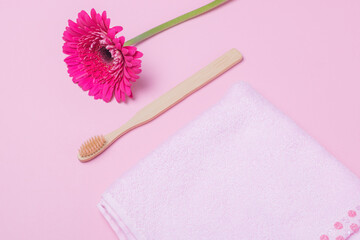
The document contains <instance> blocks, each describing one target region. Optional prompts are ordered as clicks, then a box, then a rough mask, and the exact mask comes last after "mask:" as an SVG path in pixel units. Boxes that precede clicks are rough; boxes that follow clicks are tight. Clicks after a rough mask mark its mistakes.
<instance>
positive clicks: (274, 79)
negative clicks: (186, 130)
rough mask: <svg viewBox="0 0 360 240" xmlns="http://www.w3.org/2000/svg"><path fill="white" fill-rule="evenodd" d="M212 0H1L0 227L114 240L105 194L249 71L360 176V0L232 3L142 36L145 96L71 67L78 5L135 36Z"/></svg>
mask: <svg viewBox="0 0 360 240" xmlns="http://www.w3.org/2000/svg"><path fill="white" fill-rule="evenodd" d="M208 2H209V0H182V1H175V0H171V1H169V0H153V1H148V0H138V1H124V0H111V1H110V0H103V1H99V0H97V1H95V0H61V1H60V0H59V1H42V0H32V1H26V0H17V1H16V0H15V1H14V0H1V1H0V19H1V38H0V48H1V49H0V50H1V55H0V56H1V58H0V63H1V64H0V66H1V71H0V79H1V94H0V111H1V117H0V128H1V129H0V130H1V131H0V136H1V137H0V141H1V142H0V146H1V150H0V238H1V239H116V237H115V235H114V234H113V232H112V231H111V229H110V227H109V226H108V225H107V223H106V222H105V220H104V219H103V217H102V216H101V215H100V213H99V211H98V210H97V208H96V204H97V203H98V201H99V199H100V195H101V194H102V193H103V192H104V191H105V189H106V188H107V187H108V186H109V185H110V184H111V183H112V182H113V181H114V180H115V179H117V178H118V177H119V176H120V175H121V174H122V173H123V172H125V171H126V170H128V169H129V168H130V167H131V166H133V165H134V164H136V163H137V162H138V161H139V160H141V159H142V158H143V157H145V156H146V155H147V154H149V152H151V151H152V150H154V149H155V148H156V147H157V146H158V145H159V144H161V143H162V142H164V141H165V140H166V139H167V138H168V137H169V136H170V135H172V134H174V133H175V132H176V131H177V130H178V129H179V128H181V127H182V126H184V125H185V124H186V123H188V122H189V121H191V120H192V119H194V118H195V117H197V116H198V115H199V114H201V113H202V112H203V111H205V110H206V109H208V108H209V107H210V106H211V105H213V104H214V103H215V102H217V101H218V100H219V99H220V98H221V97H222V96H223V95H224V94H225V92H226V91H227V89H228V88H229V87H230V86H231V85H232V84H233V83H235V82H237V81H240V80H244V81H247V82H249V83H250V84H251V85H252V86H253V87H254V88H255V89H257V90H258V91H259V92H260V93H262V94H263V95H264V96H265V97H266V98H268V99H269V100H270V101H271V102H272V103H273V104H274V105H276V106H277V107H278V108H279V109H281V110H282V111H283V112H285V113H286V114H287V115H289V116H290V117H291V118H293V119H294V120H295V122H297V123H298V124H299V125H300V126H301V127H302V128H304V129H305V130H306V131H307V132H308V133H310V135H312V136H313V137H315V138H316V139H317V140H318V141H319V142H320V143H321V144H322V145H323V146H325V147H326V148H327V149H328V150H329V151H330V152H331V153H332V154H334V155H335V156H336V157H337V158H338V159H339V160H340V161H341V162H343V163H344V164H345V165H346V166H347V167H349V168H350V169H351V170H352V171H353V172H355V173H356V174H357V175H359V176H360V162H359V159H360V158H359V157H360V94H359V92H360V27H359V23H360V2H359V1H358V0H347V1H339V0H302V1H293V0H291V1H289V0H274V1H260V0H251V1H250V0H247V1H245V0H232V1H231V2H229V3H227V4H226V5H224V6H222V7H220V8H218V9H216V10H215V11H213V12H210V13H208V14H205V15H203V16H201V17H200V18H197V19H194V20H192V21H189V22H186V23H184V24H182V25H180V26H178V27H176V28H173V29H171V30H168V31H167V32H165V33H162V34H160V35H157V36H155V37H153V38H151V39H149V40H147V41H146V42H144V43H142V44H140V45H138V48H139V49H140V50H141V51H142V52H143V53H144V54H145V55H144V57H143V68H142V69H143V73H142V74H141V79H140V80H139V82H138V83H136V84H135V85H134V88H133V90H134V94H135V98H134V99H133V100H131V99H130V100H129V101H128V102H127V103H126V104H118V103H117V102H116V101H113V102H111V103H109V104H106V103H104V102H102V101H95V100H93V98H91V97H88V96H87V94H86V93H85V92H82V90H80V88H79V87H78V86H76V85H74V84H73V83H72V81H71V79H70V78H69V77H68V75H67V72H66V66H65V63H64V62H63V59H64V57H65V56H64V55H63V53H62V44H63V40H62V39H61V37H62V33H63V31H64V29H65V26H66V23H67V19H69V18H71V19H75V18H76V15H77V12H78V11H80V10H82V9H85V10H87V11H89V10H90V9H91V8H92V7H95V8H96V9H97V10H98V11H102V10H107V11H108V16H110V18H111V19H112V23H111V25H114V24H115V25H122V26H123V27H124V29H125V30H124V31H123V34H124V35H125V36H126V37H127V39H129V38H131V37H133V36H135V35H137V34H139V33H142V32H143V31H145V30H147V29H149V28H151V27H153V26H155V25H157V24H160V23H162V22H164V21H166V20H169V19H170V18H172V17H175V16H178V15H180V14H183V13H185V12H187V11H190V10H192V9H194V8H197V7H200V6H201V5H204V4H206V3H208ZM232 47H236V48H238V49H239V50H240V51H241V52H242V53H243V55H244V57H245V60H244V61H243V62H242V63H241V64H239V65H238V66H236V67H235V68H233V69H231V70H230V71H229V72H227V73H226V74H224V75H223V76H221V77H220V78H218V79H217V80H215V81H214V82H212V83H211V84H210V85H208V86H206V87H205V88H203V89H201V90H200V91H199V92H197V93H195V94H194V95H192V96H191V97H190V98H188V99H186V100H185V101H184V102H182V103H180V104H179V105H177V106H176V107H175V108H173V109H171V110H170V111H169V112H167V113H166V114H164V115H163V116H161V117H160V118H158V119H157V120H155V121H154V122H151V123H149V124H147V125H145V126H143V127H141V128H139V129H136V130H134V131H132V132H131V133H129V134H127V135H126V136H125V137H123V138H122V139H120V140H119V141H118V142H117V143H116V144H115V145H114V146H113V147H111V148H110V149H109V150H108V151H106V152H105V153H104V154H103V155H101V156H100V157H99V158H97V159H96V160H94V161H93V162H89V163H87V164H81V163H80V162H79V161H78V160H77V158H76V154H77V149H78V147H79V146H80V144H81V143H82V142H83V141H84V140H85V139H87V138H88V137H90V136H93V135H96V134H101V133H107V132H109V131H111V130H113V129H115V128H117V127H119V126H120V125H121V124H122V123H124V122H125V121H127V120H128V119H129V118H130V117H131V116H132V115H133V114H134V113H135V112H136V111H137V110H139V109H140V108H141V107H143V106H144V105H145V104H147V103H149V102H150V101H152V100H153V99H154V98H155V97H158V96H159V95H161V94H162V93H164V92H166V91H167V90H168V89H170V88H171V87H173V86H175V85H176V84H177V83H179V82H180V81H182V80H184V79H185V78H186V77H188V76H190V75H191V74H193V73H194V72H196V71H197V70H199V69H200V68H201V67H203V66H205V65H206V64H208V63H209V62H210V61H211V60H213V59H215V58H216V57H218V56H220V55H221V54H222V53H224V52H225V51H227V50H229V49H230V48H232Z"/></svg>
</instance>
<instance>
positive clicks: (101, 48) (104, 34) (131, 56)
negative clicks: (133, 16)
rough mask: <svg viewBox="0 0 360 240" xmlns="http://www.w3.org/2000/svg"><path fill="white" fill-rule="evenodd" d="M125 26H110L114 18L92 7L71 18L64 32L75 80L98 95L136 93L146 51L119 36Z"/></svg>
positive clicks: (118, 96) (120, 98)
mask: <svg viewBox="0 0 360 240" xmlns="http://www.w3.org/2000/svg"><path fill="white" fill-rule="evenodd" d="M121 30H122V27H119V26H117V27H112V28H110V19H109V18H107V17H106V12H105V11H104V12H103V13H102V15H100V14H99V13H96V11H95V10H94V9H92V10H91V16H89V15H88V14H87V13H86V12H85V11H81V12H80V13H79V14H78V19H77V20H76V23H75V22H73V21H71V20H69V26H68V27H66V30H65V32H64V35H63V39H64V40H65V43H64V46H63V51H64V53H65V54H67V55H69V56H68V57H67V58H65V62H66V64H67V67H68V73H69V75H70V77H72V80H73V82H74V83H76V84H78V85H79V86H80V87H81V88H82V89H83V90H84V91H89V95H90V96H94V98H95V99H103V100H104V101H105V102H109V101H110V100H111V99H112V97H113V96H114V95H115V98H116V100H117V101H118V102H121V101H124V100H125V99H126V95H127V96H129V97H132V92H131V83H132V82H135V81H136V79H138V78H139V76H138V74H139V73H140V72H141V70H140V67H141V60H140V59H139V58H140V57H142V55H143V54H142V53H141V52H139V51H137V49H136V47H134V46H124V42H125V38H124V37H123V36H121V37H115V35H116V34H117V33H118V32H120V31H121Z"/></svg>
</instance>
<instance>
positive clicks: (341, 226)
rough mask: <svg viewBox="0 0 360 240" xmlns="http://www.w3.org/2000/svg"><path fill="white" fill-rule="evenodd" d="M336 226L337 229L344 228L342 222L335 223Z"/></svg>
mask: <svg viewBox="0 0 360 240" xmlns="http://www.w3.org/2000/svg"><path fill="white" fill-rule="evenodd" d="M334 227H335V228H336V229H342V228H343V225H342V224H341V222H336V223H335V224H334Z"/></svg>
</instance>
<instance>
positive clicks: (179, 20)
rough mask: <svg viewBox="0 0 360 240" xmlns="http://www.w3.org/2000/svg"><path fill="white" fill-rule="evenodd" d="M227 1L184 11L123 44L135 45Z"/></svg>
mask: <svg viewBox="0 0 360 240" xmlns="http://www.w3.org/2000/svg"><path fill="white" fill-rule="evenodd" d="M227 1H229V0H215V1H213V2H211V3H209V4H207V5H205V6H202V7H200V8H198V9H195V10H193V11H191V12H188V13H185V14H184V15H181V16H179V17H177V18H174V19H172V20H170V21H168V22H166V23H163V24H161V25H159V26H157V27H154V28H152V29H150V30H148V31H146V32H144V33H142V34H140V35H138V36H136V37H134V38H132V39H130V40H129V41H126V42H125V44H124V45H125V46H129V45H135V44H137V43H139V42H142V41H144V40H145V39H148V38H150V37H152V36H154V35H155V34H158V33H160V32H162V31H165V30H166V29H169V28H171V27H173V26H175V25H178V24H180V23H182V22H185V21H187V20H189V19H192V18H194V17H197V16H199V15H201V14H203V13H206V12H208V11H210V10H212V9H214V8H216V7H218V6H220V5H221V4H223V3H225V2H227Z"/></svg>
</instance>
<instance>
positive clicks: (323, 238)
mask: <svg viewBox="0 0 360 240" xmlns="http://www.w3.org/2000/svg"><path fill="white" fill-rule="evenodd" d="M320 240H329V237H328V236H326V235H321V237H320Z"/></svg>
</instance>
